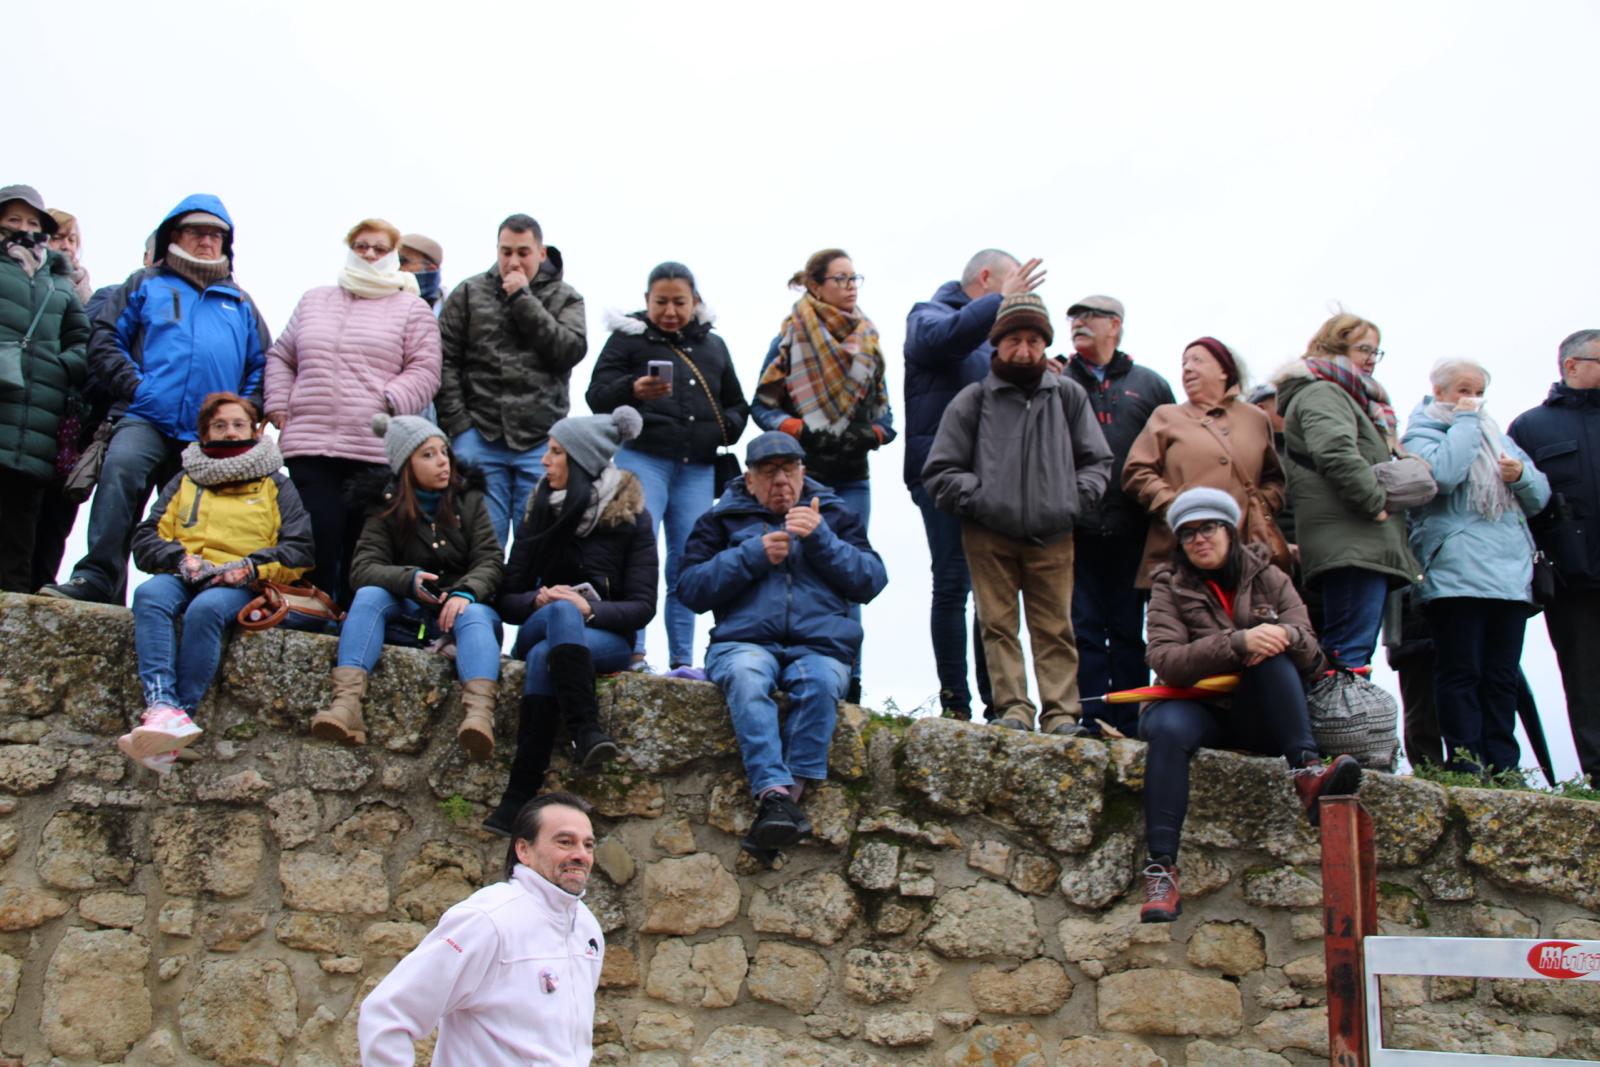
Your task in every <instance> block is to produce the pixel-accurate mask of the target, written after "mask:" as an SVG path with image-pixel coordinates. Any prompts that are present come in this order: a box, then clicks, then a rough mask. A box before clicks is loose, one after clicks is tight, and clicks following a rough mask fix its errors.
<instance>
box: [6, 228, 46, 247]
mask: <svg viewBox="0 0 1600 1067" xmlns="http://www.w3.org/2000/svg"><path fill="white" fill-rule="evenodd" d="M0 234H4V235H5V237H4V239H5V240H6V242H8V243H10V244H19V245H21V246H22V247H23V248H37V249H39V250H40V251H43V250H44V249H45V248H46V247H48V246H49V244H50V235H49V234H47V233H45V232H44V231H43V230H40V231H39V232H38V233H31V232H29V231H28V230H13V229H8V228H6V227H0Z"/></svg>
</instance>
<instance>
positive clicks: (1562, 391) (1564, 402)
mask: <svg viewBox="0 0 1600 1067" xmlns="http://www.w3.org/2000/svg"><path fill="white" fill-rule="evenodd" d="M1544 406H1545V407H1550V408H1581V407H1588V406H1594V407H1600V389H1574V388H1573V387H1572V386H1570V385H1568V384H1567V383H1566V382H1556V383H1555V384H1554V385H1552V386H1551V387H1550V395H1549V396H1547V397H1545V398H1544Z"/></svg>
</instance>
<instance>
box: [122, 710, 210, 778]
mask: <svg viewBox="0 0 1600 1067" xmlns="http://www.w3.org/2000/svg"><path fill="white" fill-rule="evenodd" d="M200 733H201V730H200V727H198V726H196V725H195V724H194V720H193V719H191V718H189V716H188V715H186V714H184V713H183V712H182V711H180V710H178V709H177V708H175V707H173V706H172V705H170V704H152V705H151V706H150V708H149V710H147V711H146V712H145V713H144V716H143V718H142V719H141V721H140V723H139V725H138V726H135V727H134V728H133V729H132V730H130V731H128V732H127V733H125V734H123V735H122V736H121V737H119V738H117V747H118V748H119V749H121V750H122V754H123V755H125V756H127V757H128V758H129V759H131V760H137V761H138V762H140V763H144V761H145V760H146V759H149V758H150V757H152V756H161V755H165V754H167V753H175V752H176V751H177V750H178V749H180V748H182V747H184V746H185V745H187V744H189V743H190V742H192V741H193V740H194V739H195V738H197V737H199V736H200ZM145 766H147V767H148V766H150V765H149V764H147V763H146V764H145ZM151 769H152V770H155V769H156V768H154V767H152V768H151ZM167 769H168V770H171V769H172V768H171V764H168V766H167ZM162 773H165V772H162Z"/></svg>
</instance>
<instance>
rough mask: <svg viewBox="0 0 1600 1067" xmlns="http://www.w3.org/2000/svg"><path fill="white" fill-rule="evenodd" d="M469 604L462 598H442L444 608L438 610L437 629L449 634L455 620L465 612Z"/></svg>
mask: <svg viewBox="0 0 1600 1067" xmlns="http://www.w3.org/2000/svg"><path fill="white" fill-rule="evenodd" d="M468 603H470V602H469V601H468V600H467V598H466V597H464V596H450V597H445V598H444V607H442V608H440V609H439V629H440V630H442V631H443V632H444V633H449V632H450V628H451V627H452V626H454V625H455V624H456V618H457V616H459V615H460V614H461V613H462V612H463V611H466V610H467V604H468Z"/></svg>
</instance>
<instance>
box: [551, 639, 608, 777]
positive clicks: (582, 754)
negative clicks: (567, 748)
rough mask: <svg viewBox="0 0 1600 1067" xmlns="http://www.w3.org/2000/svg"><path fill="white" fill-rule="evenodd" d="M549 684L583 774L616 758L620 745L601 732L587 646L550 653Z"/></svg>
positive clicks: (598, 705)
mask: <svg viewBox="0 0 1600 1067" xmlns="http://www.w3.org/2000/svg"><path fill="white" fill-rule="evenodd" d="M549 665H550V684H551V685H552V686H554V688H555V691H556V703H557V704H559V705H560V707H561V721H562V723H564V724H565V725H566V727H567V736H568V737H569V738H571V739H572V745H573V757H572V761H573V763H575V764H576V765H577V767H578V769H579V771H580V772H582V773H585V774H587V773H589V772H591V771H594V770H596V769H598V768H599V767H600V766H602V765H603V764H605V763H606V761H608V760H610V759H613V758H615V757H616V755H617V752H618V749H617V743H616V742H615V741H613V740H611V738H610V737H608V736H607V735H606V732H605V731H604V730H602V729H600V702H599V701H598V700H596V699H595V695H594V659H593V658H592V657H591V656H590V655H589V646H588V645H556V646H555V647H554V648H552V649H551V650H550V659H549Z"/></svg>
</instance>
